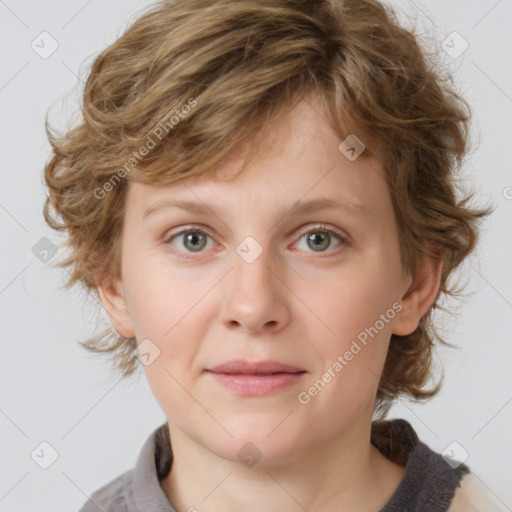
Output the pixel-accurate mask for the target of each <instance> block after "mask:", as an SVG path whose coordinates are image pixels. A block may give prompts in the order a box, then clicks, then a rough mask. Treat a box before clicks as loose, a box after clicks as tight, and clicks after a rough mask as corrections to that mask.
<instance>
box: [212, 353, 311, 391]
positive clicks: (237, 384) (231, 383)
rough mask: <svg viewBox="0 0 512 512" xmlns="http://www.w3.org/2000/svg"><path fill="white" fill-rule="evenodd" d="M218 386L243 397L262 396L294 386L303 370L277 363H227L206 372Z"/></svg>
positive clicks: (238, 361) (241, 361)
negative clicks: (222, 386) (220, 385)
mask: <svg viewBox="0 0 512 512" xmlns="http://www.w3.org/2000/svg"><path fill="white" fill-rule="evenodd" d="M207 371H208V372H209V373H211V375H212V376H213V377H214V378H215V379H216V380H217V382H219V383H220V384H222V385H224V386H226V387H227V388H229V389H231V390H233V391H236V392H237V393H238V394H241V395H244V396H262V395H267V394H270V393H272V392H274V391H278V390H281V389H283V388H285V387H288V386H290V385H292V384H295V383H296V382H298V381H299V380H300V378H301V377H302V376H303V375H304V374H305V373H306V371H305V370H302V369H301V368H297V367H295V366H290V365H287V364H283V363H280V362H278V361H259V362H249V361H244V360H240V359H238V360H234V361H228V362H227V363H223V364H220V365H217V366H215V367H213V368H211V369H209V370H207Z"/></svg>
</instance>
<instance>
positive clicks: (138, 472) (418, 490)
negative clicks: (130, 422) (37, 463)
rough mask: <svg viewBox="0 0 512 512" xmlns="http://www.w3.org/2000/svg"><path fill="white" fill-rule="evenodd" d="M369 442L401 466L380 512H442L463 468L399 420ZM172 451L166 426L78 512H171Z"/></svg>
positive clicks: (378, 426)
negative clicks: (167, 484) (165, 483)
mask: <svg viewBox="0 0 512 512" xmlns="http://www.w3.org/2000/svg"><path fill="white" fill-rule="evenodd" d="M371 441H372V444H373V445H375V446H376V447H377V448H378V449H379V450H380V451H381V452H382V453H383V454H384V455H385V456H386V457H388V458H389V459H391V460H393V461H395V462H397V463H398V464H400V465H402V466H405V474H404V477H403V478H402V481H401V483H400V485H399V486H398V488H397V489H396V491H395V493H394V494H393V496H391V498H390V499H389V501H388V502H387V503H386V505H385V506H384V507H383V508H382V509H381V510H380V512H445V511H447V510H448V508H449V506H450V503H451V501H452V498H453V496H454V494H455V490H456V489H457V487H458V486H459V485H460V480H461V479H462V477H463V476H465V475H466V474H468V473H469V468H468V467H467V466H466V465H465V464H461V465H459V466H458V467H456V468H452V467H451V466H450V465H449V464H448V463H447V462H446V461H445V460H444V459H443V457H442V456H441V455H439V454H438V453H436V452H434V451H432V450H431V449H430V448H429V447H428V446H427V445H425V444H424V443H422V442H421V441H420V440H419V439H418V436H417V434H416V432H415V431H414V429H413V428H412V426H411V425H410V424H409V423H408V422H407V421H405V420H402V419H395V420H391V421H382V422H379V423H374V424H373V425H372V437H371ZM171 465H172V449H171V443H170V437H169V429H168V425H167V423H164V424H163V425H160V427H158V428H157V429H155V430H154V431H153V432H152V433H151V435H150V436H149V438H148V439H147V441H146V442H145V443H144V446H143V447H142V450H141V452H140V454H139V457H138V459H137V462H136V464H135V468H133V469H131V470H130V471H127V472H126V473H123V474H122V475H120V476H118V477H117V478H115V479H114V480H112V481H111V482H109V483H107V484H106V485H104V486H103V487H101V488H100V489H98V490H97V491H96V492H94V493H93V494H92V496H91V497H90V499H89V500H87V502H86V503H85V504H84V505H83V507H82V508H81V509H80V511H79V512H99V511H101V512H176V509H175V508H174V507H173V506H172V505H171V503H170V502H169V500H168V499H167V496H166V495H165V493H164V491H163V490H162V488H161V487H160V480H162V479H163V478H164V477H165V476H166V475H167V474H168V473H169V471H170V470H171Z"/></svg>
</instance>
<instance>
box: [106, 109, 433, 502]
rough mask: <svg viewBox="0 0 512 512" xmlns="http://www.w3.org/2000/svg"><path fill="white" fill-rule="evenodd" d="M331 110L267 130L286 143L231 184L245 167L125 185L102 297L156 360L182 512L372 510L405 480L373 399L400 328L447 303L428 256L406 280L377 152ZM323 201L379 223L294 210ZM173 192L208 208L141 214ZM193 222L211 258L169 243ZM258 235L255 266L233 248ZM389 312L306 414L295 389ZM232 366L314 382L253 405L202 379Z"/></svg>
mask: <svg viewBox="0 0 512 512" xmlns="http://www.w3.org/2000/svg"><path fill="white" fill-rule="evenodd" d="M319 112H320V107H318V108H315V109H313V108H312V105H311V103H310V102H306V101H303V102H301V103H300V104H298V105H297V107H296V108H295V109H294V110H293V111H291V112H289V113H287V114H286V115H283V116H282V117H281V118H280V119H279V120H278V121H275V122H274V124H273V125H272V127H271V130H270V131H269V135H271V136H272V137H273V139H272V140H274V141H281V143H280V144H279V146H278V145H275V146H274V149H275V150H272V151H265V152H262V157H261V159H258V160H257V161H255V162H254V163H253V164H252V165H251V166H250V167H249V168H247V169H246V171H245V172H244V173H242V174H241V175H240V176H239V177H238V178H236V179H228V178H229V176H230V173H231V172H232V171H233V170H235V169H237V165H238V164H239V163H240V162H241V160H238V158H239V156H233V157H232V158H230V159H227V160H226V161H224V162H222V163H221V165H219V166H217V167H216V168H215V170H214V171H215V172H214V173H212V174H210V175H206V176H202V177H200V178H196V179H193V180H188V181H187V182H184V183H180V184H177V185H173V186H171V187H168V186H167V187H155V186H150V185H143V184H140V183H130V184H129V187H128V192H127V198H126V211H125V224H124V228H123V233H122V267H121V268H122V272H121V275H122V277H121V279H120V280H119V281H117V282H115V283H103V284H102V285H101V286H100V287H99V293H100V297H101V300H102V303H103V305H104V307H105V310H106V311H107V313H108V314H109V316H110V318H111V320H112V323H113V325H114V326H115V328H116V329H117V330H118V332H119V333H120V334H122V335H123V336H126V337H132V336H134V335H135V336H136V337H137V340H138V341H139V342H140V341H142V340H144V339H146V338H149V339H150V340H151V341H152V343H154V345H156V346H157V347H158V349H159V350H160V355H159V356H158V357H157V358H156V359H155V360H154V361H153V362H152V363H151V364H149V365H148V366H143V368H144V371H145V374H146V377H147V379H148V382H149V385H150V387H151V389H152V391H153V393H154V395H155V397H156V399H157V401H158V403H159V404H160V406H161V407H162V410H163V411H164V413H165V415H166V417H167V420H168V423H169V429H170V437H171V442H172V446H173V454H174V462H173V466H172V470H171V472H170V473H169V475H168V476H167V477H166V478H165V479H164V480H163V481H162V482H161V485H162V488H163V490H164V492H165V494H166V495H167V497H168V498H169V501H170V502H171V503H172V504H173V506H174V507H175V508H176V510H177V511H179V512H182V511H187V510H194V509H192V508H191V507H195V508H196V509H197V510H200V511H201V512H208V511H218V510H225V511H228V512H229V511H235V510H236V511H238V510H246V511H249V512H250V511H256V510H258V511H261V510H267V511H281V510H287V511H295V510H297V511H303V510H304V509H306V510H308V511H309V512H314V511H323V512H325V511H331V510H358V511H376V510H379V509H380V508H381V507H382V506H384V504H385V503H386V502H387V501H388V500H389V498H390V497H391V495H392V494H393V492H394V491H395V490H396V488H397V486H398V485H399V483H400V480H401V478H402V476H403V474H404V468H402V467H400V466H398V465H397V464H395V463H393V462H391V461H390V460H388V459H387V458H385V457H384V456H383V455H382V454H381V453H380V452H379V451H378V450H377V449H376V448H375V447H374V446H373V445H372V444H371V443H370V426H371V420H372V414H373V411H374V406H375V395H376V392H377V387H378V378H379V377H380V375H381V372H382V369H383V365H384V361H385V357H386V353H387V349H388V345H389V340H390V337H391V334H392V333H394V334H398V335H406V334H410V333H412V332H413V331H414V330H415V329H416V327H417V325H418V322H419V320H420V319H421V317H422V316H423V315H424V314H425V313H426V312H427V310H428V309H429V307H430V306H431V304H432V303H433V301H434V300H435V297H436V294H437V291H438V289H439V280H440V272H441V263H440V261H439V260H433V259H430V258H427V257H423V258H422V259H420V261H419V265H418V268H417V273H416V275H414V276H412V275H408V274H407V273H405V272H404V271H403V269H402V268H401V265H400V260H399V245H398V232H397V225H396V222H395V217H394V212H393V208H392V203H391V197H390V195H389V192H388V190H387V188H386V185H385V182H384V180H383V178H382V177H383V176H384V171H383V169H382V167H381V164H380V162H379V160H378V158H377V156H371V157H369V156H368V155H366V156H364V157H362V156H361V157H359V158H357V159H356V160H355V161H353V162H351V161H349V160H348V159H347V158H346V157H345V156H344V155H343V154H342V153H341V152H340V151H339V150H338V145H339V143H340V142H341V141H340V139H339V137H338V136H337V135H336V134H335V132H334V131H332V129H331V128H330V127H329V125H328V124H327V123H326V121H325V115H319ZM359 133H361V132H359ZM360 138H363V137H360ZM365 142H368V143H369V142H370V141H369V139H368V138H367V139H365ZM367 147H369V144H367ZM372 150H373V146H372ZM372 152H373V151H372ZM318 197H328V198H332V199H335V200H339V201H343V202H348V201H350V202H353V203H357V204H361V205H364V206H365V208H367V213H365V214H361V213H356V214H353V213H348V212H345V211H341V210H335V209H326V210H323V211H318V212H314V213H305V214H301V215H299V214H297V213H295V212H293V211H291V208H292V207H293V206H295V204H296V203H297V201H299V200H300V201H301V202H305V201H308V200H310V199H314V198H318ZM166 198H172V199H185V200H191V201H196V202H199V203H204V204H206V205H207V206H208V208H209V209H210V210H209V213H207V214H206V215H199V214H196V213H194V214H193V213H190V212H187V211H185V210H182V209H179V208H175V207H174V208H167V209H162V210H160V211H159V212H158V213H154V214H153V215H149V216H148V217H147V218H145V219H143V214H144V212H145V211H146V209H148V208H149V207H150V206H152V205H154V204H155V203H156V202H158V201H160V200H162V199H166ZM319 223H323V224H325V225H327V227H328V228H329V229H332V231H333V233H332V235H331V239H330V243H329V240H327V241H326V242H325V246H322V245H321V243H320V246H321V248H317V246H315V245H314V243H310V244H308V241H307V237H306V236H305V235H306V234H307V233H311V234H312V233H317V232H318V231H319V229H318V227H317V226H318V224H319ZM190 225H192V226H191V227H190ZM195 227H196V228H199V227H200V228H202V229H203V230H205V231H206V232H207V234H208V237H207V238H201V239H200V240H199V246H200V247H202V249H200V251H199V252H194V251H193V247H194V245H193V244H188V245H186V238H185V237H184V236H183V235H181V236H176V237H174V238H172V240H171V238H170V237H171V236H172V235H173V234H175V233H177V232H178V231H180V229H183V228H189V229H191V230H192V231H193V229H194V228H195ZM320 231H321V230H320ZM324 231H325V230H324ZM336 234H339V235H340V236H342V237H344V238H345V239H346V241H345V242H341V241H339V240H338V239H337V238H336ZM247 236H252V237H253V238H254V239H255V240H256V241H257V243H258V244H259V246H260V247H261V249H262V253H261V254H260V255H259V256H258V257H257V258H256V259H255V260H254V261H253V262H252V263H248V262H247V261H245V260H244V259H243V258H242V257H240V256H239V255H238V253H237V252H236V249H237V247H239V245H240V244H241V242H242V241H243V240H244V239H245V238H246V237H247ZM201 243H205V244H206V245H205V246H204V247H203V246H202V245H201ZM318 243H319V242H317V244H318ZM242 246H243V244H242ZM191 247H192V250H191ZM173 250H174V252H173ZM178 254H185V255H189V256H190V258H189V259H187V258H182V257H179V256H178ZM394 303H397V304H400V305H401V310H400V311H399V312H397V313H396V314H395V315H394V317H393V318H392V319H388V322H387V323H385V325H384V327H383V328H382V329H381V330H380V331H379V332H378V335H375V336H374V337H373V338H369V341H368V344H367V345H366V346H364V348H362V350H361V351H360V352H358V353H357V355H355V356H354V357H353V359H352V360H351V361H349V362H347V365H346V366H344V367H343V370H342V371H341V372H339V373H338V374H336V376H335V377H334V378H332V379H331V380H330V382H329V383H328V384H327V385H326V386H325V387H324V388H323V389H322V390H321V391H320V392H319V393H318V394H317V395H316V396H314V397H312V399H311V401H310V402H309V403H308V404H306V405H303V404H301V403H300V402H299V401H298V394H299V393H300V392H303V391H305V390H307V389H308V388H309V387H310V386H311V385H312V384H313V383H314V382H315V381H316V380H317V379H319V378H321V377H322V375H323V374H324V373H325V372H326V371H327V369H328V368H329V367H332V365H333V363H334V362H335V361H336V360H337V358H338V356H339V355H343V354H344V353H345V352H346V351H347V350H348V349H349V348H350V346H351V343H352V341H353V340H355V339H356V338H357V335H358V334H359V333H361V332H362V331H364V329H365V328H368V327H370V326H373V325H374V324H375V323H376V321H377V320H378V319H379V318H380V315H381V314H385V313H386V311H388V310H389V309H390V308H392V305H393V304H394ZM237 358H240V359H246V360H250V361H261V360H269V359H271V360H278V361H280V362H283V363H286V364H291V365H294V366H297V367H299V368H302V369H304V370H306V372H307V373H305V374H304V375H303V376H302V377H301V378H300V380H299V382H298V383H297V384H294V385H292V386H290V387H288V388H285V389H283V390H280V391H277V392H274V393H273V394H271V395H266V396H257V397H254V396H241V395H239V394H237V393H235V392H233V391H231V390H229V389H227V388H225V387H224V386H222V385H221V384H219V383H218V382H217V381H216V380H215V379H213V378H212V376H211V374H209V373H208V372H205V369H207V368H211V367H212V366H214V365H216V364H220V363H222V362H226V361H229V360H231V359H237ZM248 442H250V443H252V444H253V445H254V446H256V447H257V449H258V450H259V452H260V453H261V459H260V460H259V461H258V462H257V464H256V465H254V466H253V467H248V466H246V465H244V464H243V463H242V462H241V461H240V460H239V458H238V456H237V452H238V451H239V450H240V449H241V448H242V447H243V446H244V445H245V444H246V443H248ZM206 468H207V469H206ZM205 498H206V499H205ZM203 499H204V501H203Z"/></svg>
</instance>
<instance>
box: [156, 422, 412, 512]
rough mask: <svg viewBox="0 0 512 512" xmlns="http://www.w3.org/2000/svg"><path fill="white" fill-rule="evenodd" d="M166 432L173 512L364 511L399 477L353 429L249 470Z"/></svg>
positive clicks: (382, 499)
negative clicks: (285, 459)
mask: <svg viewBox="0 0 512 512" xmlns="http://www.w3.org/2000/svg"><path fill="white" fill-rule="evenodd" d="M169 431H170V437H171V442H172V450H173V465H172V468H171V471H170V473H169V474H168V475H167V476H166V477H165V478H164V479H163V480H162V481H161V486H162V489H163V491H164V493H165V494H166V496H167V498H168V499H169V501H170V502H171V503H172V505H173V506H174V508H175V509H176V510H177V511H179V512H181V511H189V510H191V511H192V510H195V509H197V510H201V512H203V511H204V512H213V511H218V510H224V511H226V512H231V511H233V512H234V511H239V510H244V511H247V512H253V511H260V510H268V511H270V512H273V511H276V512H277V511H281V510H287V511H293V512H295V511H297V512H299V511H300V512H303V511H304V510H307V511H308V512H317V511H318V512H320V511H325V510H358V511H361V512H365V511H368V512H370V511H375V510H380V508H382V507H383V506H384V505H385V504H386V502H387V501H388V500H389V498H390V497H391V495H392V494H393V492H394V491H395V490H396V488H397V487H398V485H399V483H400V481H401V479H402V477H403V474H404V468H403V467H401V466H399V465H397V464H395V463H393V462H391V461H390V460H389V459H387V458H386V457H384V456H383V455H382V454H381V453H380V452H379V450H378V449H377V448H375V447H374V446H373V445H372V444H371V443H370V428H369V427H368V428H367V430H366V431H365V433H364V434H365V435H361V430H360V426H359V425H357V428H354V429H352V430H351V432H349V433H347V434H346V435H345V436H343V437H340V438H339V439H337V440H336V441H335V442H334V443H330V444H329V443H323V444H321V443H319V444H318V445H315V446H311V447H310V448H309V449H306V450H304V449H302V447H301V448H300V451H299V450H298V451H297V454H296V455H295V456H293V457H290V460H289V461H288V462H286V463H280V464H267V465H260V464H259V463H258V464H256V465H255V466H253V467H251V468H248V467H246V466H244V465H243V464H241V463H240V462H238V461H233V460H227V459H225V458H223V457H219V456H217V455H216V454H215V453H213V452H212V451H210V450H208V449H207V448H206V447H204V446H203V445H202V444H199V443H197V442H195V441H194V440H193V439H191V438H189V437H188V436H187V435H186V434H184V433H183V431H182V430H180V429H179V428H177V427H176V426H175V425H174V424H172V423H170V422H169Z"/></svg>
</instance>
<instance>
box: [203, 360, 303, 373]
mask: <svg viewBox="0 0 512 512" xmlns="http://www.w3.org/2000/svg"><path fill="white" fill-rule="evenodd" d="M208 371H210V372H213V373H222V374H228V375H272V374H275V373H300V372H304V371H305V370H303V369H301V368H297V367H296V366H291V365H288V364H283V363H280V362H278V361H258V362H249V361H244V360H242V359H237V360H233V361H228V362H227V363H223V364H219V365H217V366H215V367H213V368H211V369H209V370H208Z"/></svg>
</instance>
